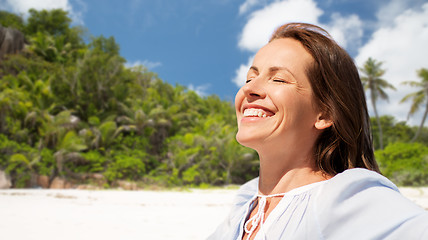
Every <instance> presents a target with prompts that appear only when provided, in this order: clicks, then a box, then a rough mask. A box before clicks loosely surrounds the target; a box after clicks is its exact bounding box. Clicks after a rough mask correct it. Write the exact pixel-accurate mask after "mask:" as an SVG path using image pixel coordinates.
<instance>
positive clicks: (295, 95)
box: [235, 38, 320, 151]
mask: <svg viewBox="0 0 428 240" xmlns="http://www.w3.org/2000/svg"><path fill="white" fill-rule="evenodd" d="M312 61H313V58H312V56H311V55H310V54H309V53H308V52H307V51H306V50H305V49H304V47H303V46H302V45H301V43H300V42H298V41H296V40H294V39H291V38H282V39H276V40H273V41H272V42H270V43H269V44H267V45H266V46H264V47H263V48H261V49H260V50H259V52H258V53H257V54H256V56H255V58H254V61H253V65H252V66H251V68H250V70H249V71H248V75H247V83H246V84H245V85H244V86H243V87H242V88H241V89H240V90H239V91H238V93H237V94H236V98H235V108H236V115H237V120H238V133H237V135H236V139H237V140H238V142H239V143H241V144H242V145H244V146H247V147H250V148H253V149H255V150H259V149H262V148H265V149H266V148H267V149H268V150H269V151H270V150H275V151H276V150H279V149H278V148H281V149H290V148H291V149H295V150H296V151H298V150H299V147H300V146H301V145H302V144H303V145H304V144H312V143H313V142H314V141H315V139H316V137H317V136H318V133H317V129H316V128H315V123H316V122H317V118H318V117H319V116H320V114H319V113H320V112H319V111H318V110H317V108H316V106H315V105H316V104H314V100H313V96H312V95H313V94H312V89H311V86H310V83H309V80H308V78H307V76H306V71H305V70H306V68H308V67H309V64H311V63H312ZM308 140H311V141H308Z"/></svg>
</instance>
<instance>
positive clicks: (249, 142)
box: [236, 131, 260, 150]
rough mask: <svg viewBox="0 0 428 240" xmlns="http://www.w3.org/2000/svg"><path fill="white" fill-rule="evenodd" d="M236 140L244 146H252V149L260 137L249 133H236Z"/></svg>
mask: <svg viewBox="0 0 428 240" xmlns="http://www.w3.org/2000/svg"><path fill="white" fill-rule="evenodd" d="M236 141H237V142H238V143H239V144H241V145H242V146H244V147H248V148H252V149H254V150H256V149H255V147H256V146H257V145H258V143H259V142H260V137H256V136H254V135H250V134H244V133H239V131H238V133H237V134H236Z"/></svg>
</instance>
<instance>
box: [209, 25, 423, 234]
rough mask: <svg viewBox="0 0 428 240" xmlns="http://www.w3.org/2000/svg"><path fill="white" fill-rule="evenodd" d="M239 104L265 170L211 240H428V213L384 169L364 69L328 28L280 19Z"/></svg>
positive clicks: (245, 141)
mask: <svg viewBox="0 0 428 240" xmlns="http://www.w3.org/2000/svg"><path fill="white" fill-rule="evenodd" d="M235 107H236V115H237V120H238V133H237V135H236V139H237V141H238V142H239V143H240V144H242V145H244V146H247V147H250V148H253V149H255V150H256V151H257V152H258V154H259V158H260V176H259V178H256V179H254V180H252V181H250V182H248V183H246V184H244V185H243V186H242V187H241V189H240V190H239V191H238V194H237V198H236V203H235V205H234V208H233V209H232V212H231V213H230V215H229V217H228V218H227V219H226V221H225V222H224V223H223V224H221V225H220V226H219V227H218V229H217V230H216V232H214V234H213V235H212V236H211V237H210V239H428V212H426V211H424V210H423V209H421V208H419V207H418V206H416V205H415V204H413V203H412V202H410V201H409V200H407V199H406V198H405V197H403V196H402V195H401V194H400V193H399V191H398V189H397V187H396V186H395V185H394V184H393V183H392V182H390V181H389V180H388V179H386V178H384V177H383V176H382V175H380V174H379V169H378V166H377V164H376V161H375V159H374V156H373V148H372V139H371V135H370V126H369V116H368V113H367V106H366V101H365V96H364V91H363V88H362V86H361V81H360V78H359V75H358V71H357V68H356V67H355V64H354V63H353V60H352V58H351V57H350V56H349V55H348V54H347V53H346V51H344V50H343V49H342V48H341V47H340V46H339V45H337V44H336V42H335V41H334V40H333V39H331V37H330V36H329V34H328V33H327V32H326V31H325V30H323V29H321V28H319V27H317V26H314V25H310V24H301V23H291V24H286V25H283V26H281V27H280V28H279V29H278V30H277V31H276V32H275V33H274V34H273V36H272V38H271V40H270V41H269V43H268V44H267V45H265V46H264V47H263V48H261V49H260V50H259V52H258V53H257V54H256V56H255V58H254V61H253V64H252V66H251V67H250V69H249V71H248V75H247V81H246V84H245V85H244V86H243V87H242V88H241V89H240V90H239V91H238V93H237V94H236V98H235ZM352 229H364V231H352Z"/></svg>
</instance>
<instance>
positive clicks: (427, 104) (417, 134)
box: [410, 99, 428, 142]
mask: <svg viewBox="0 0 428 240" xmlns="http://www.w3.org/2000/svg"><path fill="white" fill-rule="evenodd" d="M427 115H428V99H427V103H426V105H425V113H424V116H423V117H422V121H421V125H419V128H418V131H417V132H416V134H415V136H414V137H413V138H412V140H411V141H410V142H414V141H415V140H416V139H417V138H418V137H419V134H421V132H422V128H423V127H424V123H425V120H426V118H427Z"/></svg>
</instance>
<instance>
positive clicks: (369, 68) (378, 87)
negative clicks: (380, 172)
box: [360, 57, 395, 149]
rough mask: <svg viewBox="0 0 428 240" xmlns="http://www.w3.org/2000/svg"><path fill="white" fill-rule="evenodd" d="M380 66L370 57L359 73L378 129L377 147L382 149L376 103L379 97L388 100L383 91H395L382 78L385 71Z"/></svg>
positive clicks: (380, 63)
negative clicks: (368, 96)
mask: <svg viewBox="0 0 428 240" xmlns="http://www.w3.org/2000/svg"><path fill="white" fill-rule="evenodd" d="M381 66H382V62H378V61H376V60H375V59H372V58H371V57H370V58H369V59H367V61H366V62H365V63H364V66H363V67H362V68H360V71H361V72H362V73H363V74H364V76H363V77H361V82H362V83H363V86H364V89H365V90H370V100H371V102H372V106H373V111H374V113H375V117H376V120H377V125H378V128H379V147H380V149H383V136H382V127H381V124H380V118H379V114H378V112H377V108H376V101H377V99H378V98H379V97H380V98H381V99H384V100H388V95H387V94H386V92H385V91H384V89H386V88H391V89H393V90H395V87H394V86H393V85H391V84H390V83H388V82H387V81H386V80H385V79H383V78H382V76H383V74H385V70H384V69H382V68H381Z"/></svg>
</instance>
